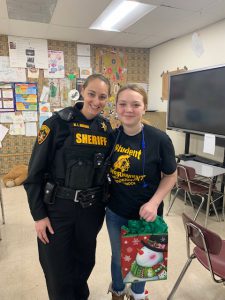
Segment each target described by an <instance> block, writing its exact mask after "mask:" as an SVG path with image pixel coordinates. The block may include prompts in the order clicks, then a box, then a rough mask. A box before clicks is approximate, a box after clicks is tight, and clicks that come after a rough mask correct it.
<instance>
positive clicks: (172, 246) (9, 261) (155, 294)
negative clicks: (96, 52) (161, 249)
mask: <svg viewBox="0 0 225 300" xmlns="http://www.w3.org/2000/svg"><path fill="white" fill-rule="evenodd" d="M2 192H3V201H4V206H5V216H6V224H5V225H2V224H1V218H0V224H1V225H0V230H1V234H2V240H1V241H0V300H31V299H32V300H47V299H48V296H47V292H46V287H45V281H44V277H43V274H42V270H41V268H40V266H39V262H38V253H37V247H36V238H35V230H34V226H33V221H32V218H31V216H30V213H29V208H28V205H27V200H26V194H25V191H24V190H23V187H22V186H19V187H14V188H8V189H6V188H4V187H3V189H2ZM165 202H166V204H165V206H166V207H167V206H168V203H167V201H165ZM183 211H184V212H186V213H188V214H193V211H192V208H191V207H190V206H185V205H184V204H183V202H182V201H180V200H176V201H175V204H174V206H173V208H172V210H171V213H170V215H169V216H168V217H165V220H166V222H167V223H168V226H169V262H168V263H169V265H168V272H169V274H168V280H166V281H161V282H160V281H158V282H151V283H148V284H147V288H148V289H149V290H150V291H151V297H150V299H151V300H166V298H167V296H168V294H169V292H170V290H171V288H172V286H173V284H174V282H175V280H176V278H177V277H178V274H179V272H180V270H181V268H182V267H183V265H184V263H185V260H186V246H185V233H184V228H183V225H182V221H181V213H182V212H183ZM199 221H200V222H201V223H202V224H203V221H204V213H200V216H199ZM208 227H209V228H211V229H212V230H215V231H217V232H218V234H220V235H221V236H222V237H223V238H225V222H220V223H219V222H217V221H216V220H215V217H210V218H209V223H208ZM109 282H110V248H109V240H108V236H107V231H106V227H105V225H104V227H103V229H102V230H101V232H100V234H99V236H98V246H97V255H96V266H95V268H94V270H93V272H92V274H91V277H90V279H89V286H90V291H91V295H90V298H89V299H90V300H107V299H108V300H109V299H111V297H110V294H107V288H108V284H109ZM176 299H177V300H178V299H184V300H196V299H204V300H214V299H217V300H224V299H225V286H223V285H220V284H216V283H213V281H212V280H211V278H210V274H209V272H208V271H206V270H205V269H204V268H203V267H202V266H201V265H200V264H199V263H198V262H197V261H194V262H193V263H192V265H191V266H190V268H189V270H188V272H187V273H186V275H185V277H184V279H183V281H182V283H181V285H180V287H179V289H178V291H177V293H176V295H175V296H174V300H176ZM62 300H63V299H62Z"/></svg>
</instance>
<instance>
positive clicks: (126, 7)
mask: <svg viewBox="0 0 225 300" xmlns="http://www.w3.org/2000/svg"><path fill="white" fill-rule="evenodd" d="M155 8H156V6H155V5H151V4H145V3H140V2H137V1H128V0H122V1H121V0H113V1H112V2H111V3H110V4H109V5H108V6H107V7H106V9H105V10H104V11H103V12H102V14H101V15H100V16H99V17H98V18H97V20H95V21H94V23H93V24H92V25H91V26H90V29H98V30H108V31H123V30H124V29H126V28H127V27H129V26H131V25H132V24H134V23H136V22H137V21H138V20H139V19H141V18H142V17H143V16H145V15H146V14H148V13H149V12H150V11H152V10H153V9H155Z"/></svg>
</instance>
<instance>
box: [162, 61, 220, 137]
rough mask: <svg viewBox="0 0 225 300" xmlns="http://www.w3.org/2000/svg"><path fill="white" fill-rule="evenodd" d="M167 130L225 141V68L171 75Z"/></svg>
mask: <svg viewBox="0 0 225 300" xmlns="http://www.w3.org/2000/svg"><path fill="white" fill-rule="evenodd" d="M167 128H168V129H172V130H180V131H183V132H190V133H198V134H205V133H210V134H214V135H216V136H218V137H222V138H225V66H224V65H223V66H217V67H213V68H207V69H199V70H194V71H191V72H185V73H181V74H177V75H171V77H170V84H169V101H168V110H167Z"/></svg>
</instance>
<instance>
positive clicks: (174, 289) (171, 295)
mask: <svg viewBox="0 0 225 300" xmlns="http://www.w3.org/2000/svg"><path fill="white" fill-rule="evenodd" d="M194 258H195V256H194V254H192V255H191V256H190V258H188V260H187V262H186V264H185V265H184V267H183V269H182V271H181V273H180V275H179V277H178V278H177V281H176V282H175V284H174V286H173V288H172V291H171V292H170V294H169V296H168V297H167V300H172V299H173V296H174V294H175V293H176V290H177V288H178V287H179V285H180V283H181V280H182V279H183V277H184V275H185V273H186V271H187V269H188V267H189V266H190V264H191V262H192V260H193V259H194Z"/></svg>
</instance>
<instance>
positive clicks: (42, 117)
mask: <svg viewBox="0 0 225 300" xmlns="http://www.w3.org/2000/svg"><path fill="white" fill-rule="evenodd" d="M51 116H52V113H51V112H46V113H40V116H39V128H41V125H42V124H43V122H44V121H45V120H47V119H48V118H50V117H51Z"/></svg>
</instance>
